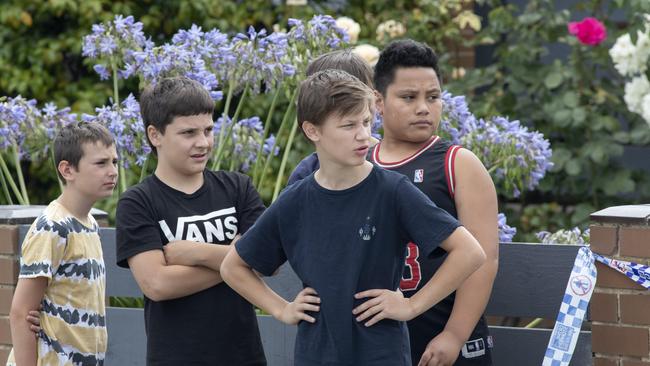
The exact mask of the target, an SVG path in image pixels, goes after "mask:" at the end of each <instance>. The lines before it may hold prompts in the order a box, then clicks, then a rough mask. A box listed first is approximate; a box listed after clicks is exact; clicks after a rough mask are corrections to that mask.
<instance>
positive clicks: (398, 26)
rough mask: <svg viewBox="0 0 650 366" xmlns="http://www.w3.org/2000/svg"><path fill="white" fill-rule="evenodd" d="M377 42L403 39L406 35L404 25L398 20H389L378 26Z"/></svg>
mask: <svg viewBox="0 0 650 366" xmlns="http://www.w3.org/2000/svg"><path fill="white" fill-rule="evenodd" d="M376 33H377V41H379V42H383V41H384V40H386V39H387V38H388V39H392V38H397V37H401V36H403V35H404V34H405V33H406V28H405V27H404V24H402V23H400V22H398V21H396V20H393V19H391V20H387V21H385V22H383V23H381V24H379V25H378V26H377V30H376Z"/></svg>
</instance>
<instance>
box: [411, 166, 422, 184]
mask: <svg viewBox="0 0 650 366" xmlns="http://www.w3.org/2000/svg"><path fill="white" fill-rule="evenodd" d="M422 182H424V169H415V173H414V174H413V183H422Z"/></svg>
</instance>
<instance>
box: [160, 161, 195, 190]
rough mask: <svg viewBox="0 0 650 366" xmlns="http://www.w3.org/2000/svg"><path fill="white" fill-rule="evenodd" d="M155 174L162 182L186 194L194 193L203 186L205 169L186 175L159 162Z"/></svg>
mask: <svg viewBox="0 0 650 366" xmlns="http://www.w3.org/2000/svg"><path fill="white" fill-rule="evenodd" d="M154 174H155V175H156V177H158V179H160V181H161V182H163V183H165V184H166V185H168V186H170V187H171V188H174V189H175V190H177V191H181V192H183V193H186V194H192V193H194V192H196V191H198V190H199V188H201V187H202V186H203V171H201V172H199V173H196V174H192V175H185V174H179V173H178V172H176V171H174V170H173V169H168V168H166V167H165V166H162V165H160V164H158V166H157V167H156V171H155V172H154Z"/></svg>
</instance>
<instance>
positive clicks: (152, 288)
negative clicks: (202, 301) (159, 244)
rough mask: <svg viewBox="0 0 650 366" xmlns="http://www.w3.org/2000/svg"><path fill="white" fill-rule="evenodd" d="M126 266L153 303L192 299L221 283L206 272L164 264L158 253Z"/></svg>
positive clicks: (140, 256) (138, 257)
mask: <svg viewBox="0 0 650 366" xmlns="http://www.w3.org/2000/svg"><path fill="white" fill-rule="evenodd" d="M128 262H129V267H130V268H131V272H132V273H133V277H135V280H136V282H137V283H138V286H140V289H141V290H142V292H143V293H144V294H145V296H147V297H148V298H149V299H151V300H153V301H164V300H171V299H176V298H179V297H183V296H188V295H192V294H194V293H197V292H199V291H203V290H205V289H208V288H210V287H212V286H214V285H216V284H219V283H221V282H222V279H221V276H220V275H219V272H217V271H214V270H211V269H209V268H205V267H194V266H185V265H174V264H168V263H167V262H166V261H165V256H164V254H163V251H162V250H149V251H146V252H142V253H138V254H136V255H134V256H132V257H130V258H129V259H128Z"/></svg>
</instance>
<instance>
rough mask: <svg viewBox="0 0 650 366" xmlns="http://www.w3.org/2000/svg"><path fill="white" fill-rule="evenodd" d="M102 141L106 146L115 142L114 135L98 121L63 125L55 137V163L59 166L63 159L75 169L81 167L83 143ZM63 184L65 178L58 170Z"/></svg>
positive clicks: (57, 171)
mask: <svg viewBox="0 0 650 366" xmlns="http://www.w3.org/2000/svg"><path fill="white" fill-rule="evenodd" d="M98 141H100V142H101V143H103V144H104V146H112V145H114V144H115V140H114V139H113V135H111V133H110V132H109V131H108V129H107V128H106V127H104V126H103V125H101V124H99V123H97V122H88V123H86V122H82V123H72V124H69V125H67V126H65V127H63V128H62V129H61V130H59V132H58V133H57V135H56V137H55V138H54V164H55V166H57V167H58V166H59V163H60V162H61V161H63V160H65V161H67V162H68V163H69V164H70V165H72V166H73V167H74V168H75V169H76V168H78V167H79V161H80V160H81V158H82V157H83V155H84V150H83V144H85V143H88V142H90V143H95V142H98ZM56 173H57V174H58V175H59V178H61V181H62V182H63V184H65V183H66V181H65V179H64V178H63V176H62V175H61V173H60V172H59V169H57V170H56Z"/></svg>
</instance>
